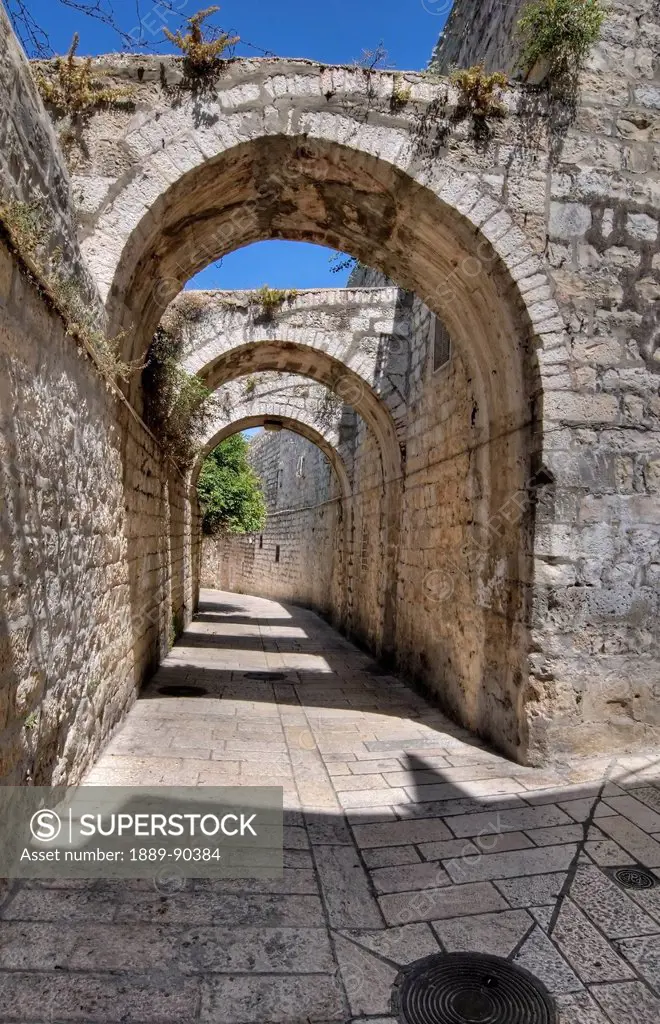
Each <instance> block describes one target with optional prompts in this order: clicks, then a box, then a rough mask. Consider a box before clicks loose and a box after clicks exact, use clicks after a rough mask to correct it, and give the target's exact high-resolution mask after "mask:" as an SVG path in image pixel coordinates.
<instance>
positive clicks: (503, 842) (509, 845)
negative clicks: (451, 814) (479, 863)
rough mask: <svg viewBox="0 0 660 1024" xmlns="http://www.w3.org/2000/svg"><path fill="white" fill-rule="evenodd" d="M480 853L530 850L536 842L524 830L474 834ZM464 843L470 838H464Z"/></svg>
mask: <svg viewBox="0 0 660 1024" xmlns="http://www.w3.org/2000/svg"><path fill="white" fill-rule="evenodd" d="M469 841H470V842H472V843H473V844H474V845H475V846H476V848H477V850H478V852H479V853H508V851H509V850H529V849H532V848H533V846H534V843H533V842H532V840H531V839H528V838H527V836H526V835H525V834H524V832H498V833H490V834H487V835H478V836H473V837H472V839H471V840H469ZM463 842H464V843H467V842H468V840H467V839H464V840H463Z"/></svg>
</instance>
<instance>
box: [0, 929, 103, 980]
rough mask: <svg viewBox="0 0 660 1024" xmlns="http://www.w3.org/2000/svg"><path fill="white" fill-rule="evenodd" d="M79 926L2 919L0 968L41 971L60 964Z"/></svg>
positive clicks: (72, 942)
mask: <svg viewBox="0 0 660 1024" xmlns="http://www.w3.org/2000/svg"><path fill="white" fill-rule="evenodd" d="M106 927H109V926H106ZM79 928H80V925H78V926H74V925H66V924H62V923H58V924H47V923H45V922H43V921H40V922H23V921H3V923H2V927H1V928H0V967H3V968H11V969H12V970H42V971H45V970H54V969H55V968H61V967H64V966H65V965H66V964H68V961H69V958H70V956H71V953H72V951H73V949H74V946H75V945H76V942H77V941H78V929H79Z"/></svg>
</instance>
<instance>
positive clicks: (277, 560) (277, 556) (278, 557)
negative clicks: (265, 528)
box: [275, 544, 280, 562]
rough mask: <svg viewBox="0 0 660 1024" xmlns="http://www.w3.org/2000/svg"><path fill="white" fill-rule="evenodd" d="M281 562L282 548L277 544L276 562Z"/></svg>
mask: <svg viewBox="0 0 660 1024" xmlns="http://www.w3.org/2000/svg"><path fill="white" fill-rule="evenodd" d="M279 560H280V546H279V544H276V545H275V561H276V562H279Z"/></svg>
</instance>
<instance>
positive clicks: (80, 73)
mask: <svg viewBox="0 0 660 1024" xmlns="http://www.w3.org/2000/svg"><path fill="white" fill-rule="evenodd" d="M79 42H80V37H79V36H78V33H77V32H76V33H75V34H74V37H73V39H72V41H71V46H70V47H69V51H68V53H67V55H66V57H57V58H56V60H55V80H53V79H51V78H49V77H47V76H46V75H45V74H44V73H43V72H42V71H39V72H37V76H36V79H37V88H38V89H39V92H40V93H41V97H42V99H43V100H44V101H45V102H46V103H49V104H50V105H51V106H52V107H54V108H55V109H56V110H57V112H58V113H60V114H71V115H73V116H75V115H76V114H82V113H85V112H86V111H90V110H93V109H94V108H95V107H100V106H103V105H104V104H115V103H120V102H126V101H127V100H129V99H130V97H131V95H132V90H131V89H129V88H117V87H113V88H109V87H106V86H104V85H102V84H101V82H98V81H96V80H95V79H94V78H92V58H91V57H86V58H85V60H76V50H77V49H78V44H79Z"/></svg>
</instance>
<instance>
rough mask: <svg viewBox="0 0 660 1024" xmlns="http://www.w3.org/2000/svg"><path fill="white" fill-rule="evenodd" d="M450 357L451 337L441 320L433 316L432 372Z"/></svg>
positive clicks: (440, 367)
mask: <svg viewBox="0 0 660 1024" xmlns="http://www.w3.org/2000/svg"><path fill="white" fill-rule="evenodd" d="M450 359H451V338H450V337H449V331H448V330H447V328H446V327H445V325H444V324H443V322H442V320H438V318H437V317H436V318H435V325H434V328H433V372H434V373H435V371H436V370H440V369H442V367H443V366H446V365H447V363H448V362H449V360H450Z"/></svg>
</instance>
